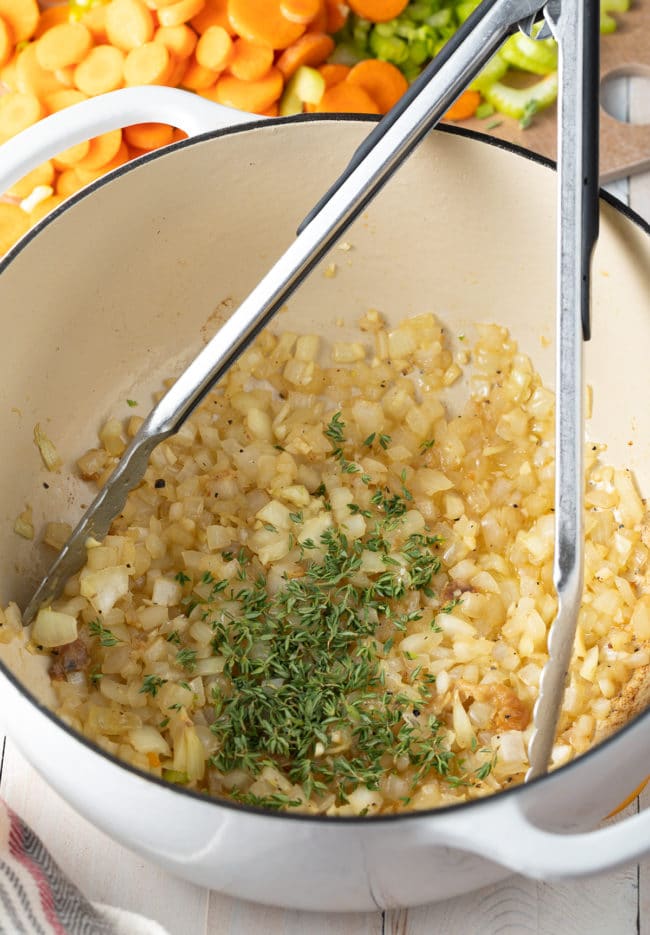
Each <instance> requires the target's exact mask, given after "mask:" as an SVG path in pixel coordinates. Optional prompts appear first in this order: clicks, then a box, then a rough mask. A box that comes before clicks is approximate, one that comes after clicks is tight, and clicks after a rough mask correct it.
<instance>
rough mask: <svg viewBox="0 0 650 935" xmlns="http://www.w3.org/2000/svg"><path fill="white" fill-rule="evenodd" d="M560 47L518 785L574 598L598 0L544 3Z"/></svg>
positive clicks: (541, 748) (549, 712)
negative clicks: (547, 360)
mask: <svg viewBox="0 0 650 935" xmlns="http://www.w3.org/2000/svg"><path fill="white" fill-rule="evenodd" d="M545 16H546V18H547V21H548V22H549V25H550V26H551V31H552V32H553V34H554V35H555V38H556V39H557V41H558V45H559V68H560V93H559V106H558V132H559V139H558V219H559V230H558V280H557V325H556V340H557V351H556V396H557V404H556V428H555V558H554V567H553V581H554V584H555V588H556V591H557V598H558V610H557V615H556V617H555V620H554V621H553V624H552V626H551V629H550V631H549V638H548V651H549V658H548V662H547V663H546V665H545V666H544V669H543V670H542V675H541V678H540V687H539V696H538V699H537V703H536V705H535V710H534V727H533V732H532V734H531V739H530V743H529V750H528V752H529V760H530V769H529V771H528V774H527V779H532V778H534V777H536V776H539V775H542V774H543V773H545V772H546V771H547V769H548V766H549V762H550V759H551V753H552V749H553V744H554V741H555V735H556V732H557V727H558V722H559V716H560V710H561V706H562V701H563V698H564V690H565V684H566V677H567V673H568V670H569V665H570V662H571V655H572V653H573V646H574V642H575V633H576V627H577V623H578V614H579V612H580V605H581V601H582V590H583V565H584V519H583V512H584V458H583V447H584V376H583V338H584V339H585V340H586V339H588V338H589V334H590V278H591V255H592V252H593V247H594V244H595V241H596V237H597V235H598V107H599V104H598V87H599V44H600V30H599V16H600V14H599V2H598V0H561V4H560V3H559V2H555V0H550V2H549V4H548V6H547V8H546V11H545Z"/></svg>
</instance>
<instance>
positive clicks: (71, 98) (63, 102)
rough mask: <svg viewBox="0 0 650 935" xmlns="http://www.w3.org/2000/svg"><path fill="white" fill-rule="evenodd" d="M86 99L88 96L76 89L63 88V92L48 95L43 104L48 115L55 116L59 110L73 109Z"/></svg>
mask: <svg viewBox="0 0 650 935" xmlns="http://www.w3.org/2000/svg"><path fill="white" fill-rule="evenodd" d="M86 99H87V98H86V95H85V94H84V93H83V92H82V91H77V89H76V88H62V90H61V91H55V92H54V94H48V95H47V97H46V98H45V99H44V101H43V103H44V104H45V108H46V110H47V112H48V114H55V113H56V112H57V111H58V110H64V109H65V108H66V107H72V105H73V104H79V103H80V102H81V101H85V100H86Z"/></svg>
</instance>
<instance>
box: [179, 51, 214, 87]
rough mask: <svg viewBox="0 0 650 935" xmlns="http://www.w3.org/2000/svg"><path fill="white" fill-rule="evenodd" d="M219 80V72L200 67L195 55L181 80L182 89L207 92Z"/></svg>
mask: <svg viewBox="0 0 650 935" xmlns="http://www.w3.org/2000/svg"><path fill="white" fill-rule="evenodd" d="M217 78H218V72H216V71H212V70H211V69H209V68H204V67H203V65H199V63H198V62H197V60H196V58H195V56H194V55H193V56H192V57H191V58H190V60H189V63H188V65H187V69H186V71H185V74H184V75H183V78H182V79H181V82H180V84H181V87H182V88H186V89H187V90H188V91H205V90H207V88H211V87H212V85H213V84H214V83H215V81H216V80H217Z"/></svg>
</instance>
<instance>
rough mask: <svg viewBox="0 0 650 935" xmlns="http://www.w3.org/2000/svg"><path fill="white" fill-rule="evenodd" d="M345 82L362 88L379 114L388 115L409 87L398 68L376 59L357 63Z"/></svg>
mask: <svg viewBox="0 0 650 935" xmlns="http://www.w3.org/2000/svg"><path fill="white" fill-rule="evenodd" d="M345 80H346V81H349V82H350V83H351V84H356V85H358V86H359V87H360V88H363V90H364V91H366V92H367V93H368V94H369V95H370V97H371V98H372V99H373V101H374V102H375V103H376V104H377V107H379V113H380V114H385V113H388V111H389V110H390V109H391V107H392V106H393V105H394V104H396V103H397V101H399V99H400V97H401V96H402V94H404V92H405V91H407V90H408V86H409V83H408V81H407V80H406V78H405V77H404V75H403V74H402V72H401V71H400V70H399V68H396V67H395V66H394V65H391V63H390V62H382V61H381V60H380V59H377V58H369V59H366V61H364V62H359V63H358V65H355V66H354V68H353V69H352V70H351V71H350V74H349V75H348V77H347V78H346V79H345Z"/></svg>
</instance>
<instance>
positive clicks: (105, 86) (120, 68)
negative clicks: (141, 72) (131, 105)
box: [74, 45, 126, 97]
mask: <svg viewBox="0 0 650 935" xmlns="http://www.w3.org/2000/svg"><path fill="white" fill-rule="evenodd" d="M125 58H126V57H125V55H124V52H122V50H121V49H116V48H114V47H113V46H112V45H98V46H95V48H94V49H92V50H91V51H90V52H89V53H88V55H87V56H86V58H85V59H84V60H83V62H81V63H80V64H79V65H77V67H76V68H75V70H74V83H75V85H76V86H77V88H79V90H80V91H83V93H84V94H87V95H88V97H94V96H95V95H96V94H106V93H107V92H108V91H115V90H117V88H121V87H122V85H123V84H124V62H125Z"/></svg>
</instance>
